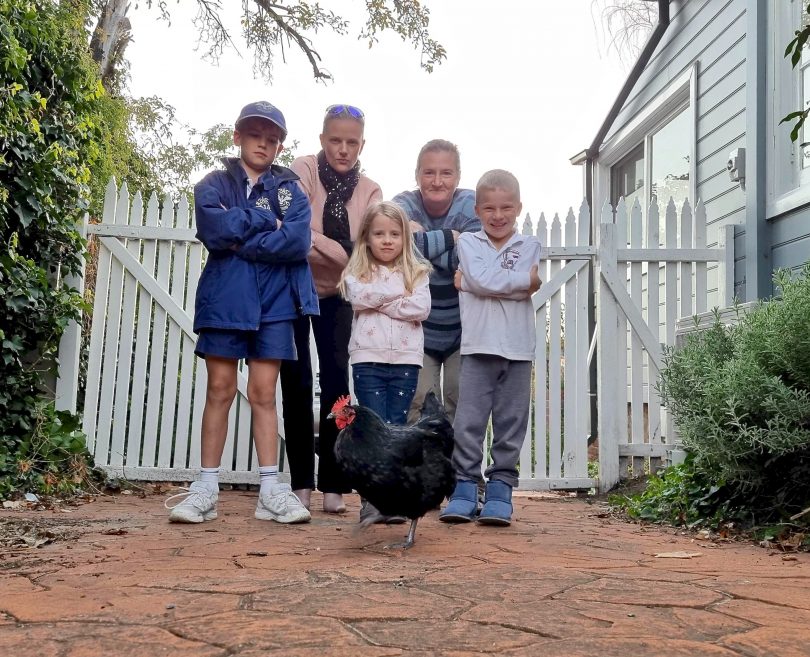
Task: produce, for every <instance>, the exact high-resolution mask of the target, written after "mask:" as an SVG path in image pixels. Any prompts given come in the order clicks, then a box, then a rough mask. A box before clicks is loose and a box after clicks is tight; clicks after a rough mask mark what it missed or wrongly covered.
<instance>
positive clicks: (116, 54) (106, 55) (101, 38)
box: [90, 0, 131, 92]
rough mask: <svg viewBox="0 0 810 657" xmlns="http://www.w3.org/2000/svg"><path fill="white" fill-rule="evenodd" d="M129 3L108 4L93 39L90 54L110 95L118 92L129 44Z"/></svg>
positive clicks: (111, 0) (125, 0) (115, 1)
mask: <svg viewBox="0 0 810 657" xmlns="http://www.w3.org/2000/svg"><path fill="white" fill-rule="evenodd" d="M127 11H129V0H107V1H106V2H105V3H104V5H103V7H102V9H101V13H100V15H99V18H98V23H96V27H95V29H94V30H93V36H92V38H91V39H90V52H91V54H92V57H93V60H94V61H95V62H96V63H97V64H98V66H99V69H100V71H101V83H102V84H103V85H104V88H105V89H107V91H110V92H113V91H116V89H117V87H118V86H119V85H118V77H119V74H120V73H121V68H120V67H121V64H122V63H123V58H124V50H126V47H127V44H129V41H130V31H131V25H130V22H129V18H127Z"/></svg>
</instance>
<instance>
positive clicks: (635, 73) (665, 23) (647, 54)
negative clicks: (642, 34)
mask: <svg viewBox="0 0 810 657" xmlns="http://www.w3.org/2000/svg"><path fill="white" fill-rule="evenodd" d="M668 27H669V0H658V22H657V23H656V25H655V29H654V30H653V32H652V34H650V36H649V38H648V39H647V42H646V43H645V44H644V48H643V49H642V51H641V54H640V55H639V56H638V59H637V60H636V63H635V64H633V68H632V70H631V71H630V75H628V76H627V80H625V82H624V86H622V89H621V91H619V95H618V96H617V97H616V100H615V101H614V102H613V106H612V107H611V108H610V112H608V115H607V116H606V117H605V120H604V121H603V122H602V127H601V128H599V132H597V133H596V137H594V140H593V142H591V145H590V147H589V148H587V149H586V150H585V151H583V152H582V153H579V154H578V155H575V156H574V157H573V158H571V163H572V164H585V198H586V199H587V200H588V206H589V207H590V208H591V213H593V214H595V210H594V207H593V200H594V199H593V171H594V162H595V160H596V158H597V157H598V156H599V148H600V147H601V146H602V141H603V140H604V138H605V135H607V133H608V130H610V128H611V126H612V125H613V122H614V121H615V120H616V117H617V116H618V115H619V112H621V110H622V107H623V106H624V102H625V101H626V100H627V97H628V96H629V95H630V92H631V91H632V90H633V87H634V86H635V85H636V82H638V79H639V78H640V77H641V74H642V72H643V71H644V68H645V67H646V66H647V63H648V62H649V61H650V58H651V57H652V55H653V53H654V52H655V49H656V48H657V47H658V44H659V43H660V42H661V38H662V37H663V36H664V32H666V31H667V28H668ZM592 225H593V224H592Z"/></svg>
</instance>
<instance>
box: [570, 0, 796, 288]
mask: <svg viewBox="0 0 810 657" xmlns="http://www.w3.org/2000/svg"><path fill="white" fill-rule="evenodd" d="M658 6H659V7H658V9H659V17H658V23H657V25H656V26H655V28H654V30H653V32H652V34H651V35H650V37H649V39H648V41H647V43H646V44H645V47H644V48H643V50H642V52H641V53H640V55H639V57H638V59H637V61H636V62H635V64H634V66H633V67H632V69H631V71H630V73H629V75H628V78H627V80H626V82H625V84H624V86H623V87H622V89H621V91H620V93H619V95H618V97H617V99H616V101H615V103H614V104H613V106H612V108H611V110H610V112H609V113H608V115H607V116H606V117H605V119H604V122H603V123H602V126H601V128H600V130H599V131H598V133H597V135H596V137H595V138H594V139H593V141H592V143H591V145H590V146H589V147H588V148H587V149H586V150H584V151H583V152H582V153H580V154H578V155H577V156H575V157H574V158H572V163H574V164H578V165H582V166H583V178H584V187H585V195H586V198H587V199H588V200H589V201H590V205H591V207H593V208H595V211H594V213H593V214H594V217H595V219H594V221H598V220H599V208H601V207H603V206H604V204H605V202H609V203H611V204H612V205H614V206H615V204H616V203H617V202H618V200H619V199H620V198H621V197H624V199H625V201H626V203H627V204H628V207H630V206H631V205H632V203H633V202H634V201H635V200H636V199H638V200H639V202H640V204H641V206H642V207H647V206H648V205H649V204H650V202H651V201H652V200H653V199H654V198H655V199H657V200H658V201H659V204H660V205H661V206H662V207H663V206H664V205H665V204H666V203H667V202H668V199H669V198H670V197H671V198H672V199H673V200H674V202H675V204H676V206H678V205H679V204H682V203H683V201H684V200H685V199H689V201H690V203H691V204H692V205H694V203H693V199H694V200H700V201H701V202H702V204H703V206H704V208H705V212H706V217H707V244H706V246H708V247H710V248H711V247H714V246H716V245H717V244H718V241H719V240H722V237H721V236H722V234H723V232H724V229H723V226H726V225H733V226H734V233H733V242H734V248H733V253H734V261H735V264H734V274H733V290H734V294H735V295H736V296H737V298H738V299H740V300H742V301H753V300H756V299H759V298H765V297H768V296H771V295H772V294H773V293H774V288H773V282H772V274H773V272H774V271H775V270H776V269H780V268H788V269H792V270H794V271H795V270H798V269H799V268H800V267H801V266H802V265H803V263H805V262H807V261H808V260H810V145H808V146H802V144H803V143H804V142H808V141H810V128H808V129H805V134H800V135H799V139H797V140H796V142H795V143H794V142H793V141H791V139H790V130H791V127H792V125H791V124H790V123H781V124H780V121H781V119H782V118H783V117H784V116H785V115H787V114H788V113H790V112H793V111H796V110H798V109H804V108H807V107H808V105H810V50H808V49H805V51H804V55H803V56H802V58H801V61H800V62H799V63H798V64H797V65H796V67H795V68H792V67H791V63H790V60H789V59H786V58H785V56H784V53H785V48H786V46H787V44H788V43H789V42H790V41H791V39H792V38H793V36H794V33H795V31H796V30H798V29H800V28H801V26H802V23H803V21H806V20H807V18H808V17H807V14H806V13H805V9H806V6H805V3H803V2H800V1H799V0H673V1H671V2H668V1H667V0H659V1H658ZM662 216H663V212H662ZM662 234H663V221H662ZM712 272H713V270H712V268H711V267H710V269H709V288H710V290H711V289H712V285H713V281H714V289H715V290H716V288H717V277H716V276H714V278H713V276H712ZM729 277H730V273H729ZM721 298H722V295H721V296H719V297H715V299H717V300H718V301H719V300H720V299H721Z"/></svg>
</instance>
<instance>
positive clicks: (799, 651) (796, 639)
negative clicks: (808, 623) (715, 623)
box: [723, 610, 810, 657]
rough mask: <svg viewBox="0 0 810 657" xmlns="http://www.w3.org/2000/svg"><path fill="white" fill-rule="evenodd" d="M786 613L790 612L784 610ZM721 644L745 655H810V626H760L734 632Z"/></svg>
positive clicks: (765, 656) (805, 656)
mask: <svg viewBox="0 0 810 657" xmlns="http://www.w3.org/2000/svg"><path fill="white" fill-rule="evenodd" d="M785 611H786V613H790V612H789V611H788V610H785ZM723 645H725V646H728V647H729V648H732V649H734V650H738V651H740V652H742V653H743V654H745V655H746V657H773V656H774V655H778V656H779V657H807V655H810V628H807V627H792V628H791V629H790V630H789V631H785V630H784V629H782V628H774V627H760V628H757V629H755V630H751V631H750V632H746V633H745V634H735V635H734V636H733V637H729V638H727V639H725V640H724V641H723Z"/></svg>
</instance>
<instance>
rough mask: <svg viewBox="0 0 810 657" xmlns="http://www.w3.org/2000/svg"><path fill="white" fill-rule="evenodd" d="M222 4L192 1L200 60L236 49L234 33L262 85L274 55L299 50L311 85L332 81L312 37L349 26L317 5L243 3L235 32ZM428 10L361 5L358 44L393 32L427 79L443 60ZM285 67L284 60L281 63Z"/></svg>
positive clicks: (370, 1)
mask: <svg viewBox="0 0 810 657" xmlns="http://www.w3.org/2000/svg"><path fill="white" fill-rule="evenodd" d="M146 4H147V5H148V6H150V7H152V6H153V7H155V8H156V9H157V10H158V11H159V12H160V14H161V16H162V17H163V18H164V19H165V20H169V19H170V18H171V16H170V13H171V9H170V3H169V2H168V0H146ZM223 6H224V5H223V4H222V3H218V2H210V1H209V0H197V9H198V12H197V16H196V17H195V19H194V26H195V27H196V29H197V33H198V34H199V40H200V44H201V45H204V46H205V47H206V48H205V49H203V51H202V52H203V56H204V57H206V58H208V59H210V60H211V61H213V62H217V61H218V60H219V58H220V56H221V55H222V52H223V51H224V50H225V49H226V48H236V45H235V41H234V33H235V32H237V31H239V32H240V33H241V36H242V38H243V39H244V41H245V43H246V44H247V47H248V50H250V51H251V52H252V53H253V69H254V72H255V73H256V74H258V75H261V76H262V77H263V78H265V79H266V80H270V79H271V78H272V71H273V60H274V58H275V55H276V54H277V53H278V52H281V54H282V58H286V52H287V51H288V50H290V49H297V50H300V51H301V53H303V55H304V56H305V57H306V58H307V61H308V62H309V64H310V66H311V68H312V75H313V77H314V78H315V79H316V80H322V81H326V80H331V79H332V74H331V73H329V71H327V70H326V69H325V68H323V65H322V63H321V55H320V54H319V53H318V51H317V50H315V47H314V45H313V38H312V37H313V36H314V35H315V34H317V33H318V32H320V31H323V30H328V31H331V32H333V33H334V34H338V35H347V34H348V32H349V27H350V24H349V21H348V20H346V19H345V18H344V17H343V16H341V15H339V14H336V13H335V12H334V11H332V10H331V9H324V8H323V7H322V6H321V5H320V4H319V3H317V2H316V3H309V2H299V1H296V0H274V1H273V2H269V1H268V0H244V1H243V2H242V3H241V15H240V17H239V23H238V28H236V27H235V26H231V25H229V21H228V20H227V15H226V12H225V11H224V9H223ZM429 25H430V9H428V7H427V6H426V3H424V2H419V0H366V3H365V24H364V25H363V27H362V28H361V29H360V32H359V34H358V39H363V40H365V41H366V42H368V45H369V47H372V46H373V45H374V44H375V43H377V42H378V41H379V38H380V35H381V34H382V33H385V32H393V33H394V34H396V35H397V36H399V37H400V39H402V41H406V42H409V43H411V44H413V46H414V48H416V49H418V50H419V52H420V57H421V62H420V63H421V66H422V68H423V69H425V70H426V71H427V72H428V73H430V72H432V71H433V68H434V66H436V65H437V64H440V63H441V62H442V60H444V59H445V58H446V57H447V53H446V51H445V49H444V46H442V45H441V44H440V43H439V42H437V41H436V40H435V39H433V38H432V37H431V36H430V33H429V29H428V28H429ZM285 61H286V59H285Z"/></svg>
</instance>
